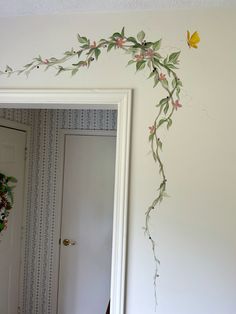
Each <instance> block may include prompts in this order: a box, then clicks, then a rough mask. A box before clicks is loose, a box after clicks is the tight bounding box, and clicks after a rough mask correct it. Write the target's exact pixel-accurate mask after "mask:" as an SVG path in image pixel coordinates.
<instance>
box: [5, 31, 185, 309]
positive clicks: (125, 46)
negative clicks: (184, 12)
mask: <svg viewBox="0 0 236 314" xmlns="http://www.w3.org/2000/svg"><path fill="white" fill-rule="evenodd" d="M77 40H78V43H77V44H76V49H74V48H72V49H70V50H67V51H66V52H64V55H63V57H61V58H55V57H50V58H42V57H41V56H38V57H36V58H33V59H32V61H31V62H30V63H28V64H26V65H25V66H23V67H22V69H18V70H14V69H13V68H12V67H10V66H8V65H7V66H6V68H5V70H3V71H0V75H6V76H11V75H13V74H17V75H20V74H23V73H24V74H26V75H27V76H28V75H29V74H30V73H31V72H32V71H33V70H36V69H39V68H43V69H44V70H45V71H46V70H48V69H49V68H53V69H54V70H56V75H59V74H60V73H62V72H69V73H71V75H72V76H74V75H75V74H77V72H79V71H80V70H81V68H83V67H87V68H89V67H90V66H91V64H92V63H93V62H94V61H96V60H98V58H99V56H100V54H101V52H102V50H106V51H107V52H109V51H110V50H112V49H120V50H122V51H124V52H125V53H127V54H129V55H131V59H130V60H129V62H128V65H131V64H134V65H135V68H136V71H141V70H144V69H145V70H147V71H148V72H149V76H148V78H149V79H152V80H153V83H154V85H153V87H154V88H156V87H157V86H160V88H162V89H163V90H164V92H165V94H166V96H165V97H164V98H162V99H161V100H160V101H158V103H157V105H156V107H157V114H156V116H155V119H154V121H153V124H152V126H150V127H149V130H150V135H149V141H150V145H151V151H152V156H153V159H154V161H155V163H156V164H157V165H158V167H159V173H160V177H161V183H160V185H159V188H158V191H157V195H156V197H155V199H154V200H153V201H152V202H151V204H150V206H149V207H148V209H147V211H146V213H145V215H146V219H145V227H144V229H145V233H146V235H147V237H148V239H149V240H150V243H151V248H152V252H153V258H154V262H155V272H154V296H155V304H156V305H157V294H156V287H157V278H158V277H159V273H158V266H159V263H160V261H159V259H158V257H157V250H156V243H155V241H154V239H153V237H152V233H151V230H150V218H151V214H152V212H153V211H154V210H155V209H156V207H157V206H158V205H159V204H160V203H161V202H162V201H163V199H164V197H165V196H167V194H166V185H167V179H166V175H165V170H164V165H163V162H162V160H161V158H160V151H161V150H162V146H163V144H162V141H161V139H160V137H159V129H160V128H163V127H164V126H166V127H167V129H169V128H170V127H171V125H172V118H173V115H174V113H175V111H176V110H177V109H178V108H180V107H181V104H180V102H179V94H180V90H181V87H182V83H181V81H180V79H179V78H178V77H177V75H176V73H175V70H176V69H177V65H178V63H179V60H178V59H179V55H180V52H179V51H178V52H173V53H171V54H170V55H167V56H165V57H163V56H162V55H161V54H160V48H161V39H160V40H157V41H154V42H151V41H146V40H145V33H144V32H143V31H140V32H139V33H138V34H137V36H126V35H125V30H124V27H123V28H122V30H121V32H115V33H114V34H112V36H110V37H109V38H108V39H100V40H99V41H98V42H95V41H93V42H91V41H90V39H88V38H87V37H85V36H80V35H79V34H78V35H77Z"/></svg>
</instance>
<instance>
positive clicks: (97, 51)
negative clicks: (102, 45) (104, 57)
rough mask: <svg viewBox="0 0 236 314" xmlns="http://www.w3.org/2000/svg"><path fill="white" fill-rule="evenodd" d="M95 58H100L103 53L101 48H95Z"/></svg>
mask: <svg viewBox="0 0 236 314" xmlns="http://www.w3.org/2000/svg"><path fill="white" fill-rule="evenodd" d="M94 54H95V58H96V60H97V59H98V57H99V55H100V54H101V50H100V49H99V48H95V50H94Z"/></svg>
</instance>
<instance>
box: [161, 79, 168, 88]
mask: <svg viewBox="0 0 236 314" xmlns="http://www.w3.org/2000/svg"><path fill="white" fill-rule="evenodd" d="M161 85H162V86H163V87H164V88H168V87H169V83H168V81H167V80H161Z"/></svg>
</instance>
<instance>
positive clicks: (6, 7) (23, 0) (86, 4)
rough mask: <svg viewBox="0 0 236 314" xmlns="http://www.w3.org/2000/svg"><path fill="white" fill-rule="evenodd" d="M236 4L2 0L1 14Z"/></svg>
mask: <svg viewBox="0 0 236 314" xmlns="http://www.w3.org/2000/svg"><path fill="white" fill-rule="evenodd" d="M235 5H236V0H0V17H9V16H24V15H46V14H67V13H78V12H108V11H109V12H117V11H118V12H123V11H141V10H158V9H170V8H171V9H174V8H175V9H176V8H204V7H219V6H220V7H222V6H224V7H228V6H235Z"/></svg>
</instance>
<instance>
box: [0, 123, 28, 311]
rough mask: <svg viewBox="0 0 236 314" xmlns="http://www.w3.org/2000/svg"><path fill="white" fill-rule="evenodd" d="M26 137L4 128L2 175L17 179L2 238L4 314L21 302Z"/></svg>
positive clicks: (0, 131) (0, 134)
mask: <svg viewBox="0 0 236 314" xmlns="http://www.w3.org/2000/svg"><path fill="white" fill-rule="evenodd" d="M25 146H26V133H25V132H24V131H19V130H15V129H10V128H6V127H3V126H0V172H1V173H3V174H5V175H7V176H14V177H15V178H16V179H17V183H16V187H15V189H14V190H13V193H14V205H13V208H12V209H11V212H10V215H9V220H8V227H7V229H6V230H4V231H3V232H2V233H1V235H0V252H1V253H0V313H1V314H16V313H18V310H17V307H18V302H19V299H18V297H19V279H20V257H21V256H20V255H21V227H22V216H23V195H24V173H25Z"/></svg>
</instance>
